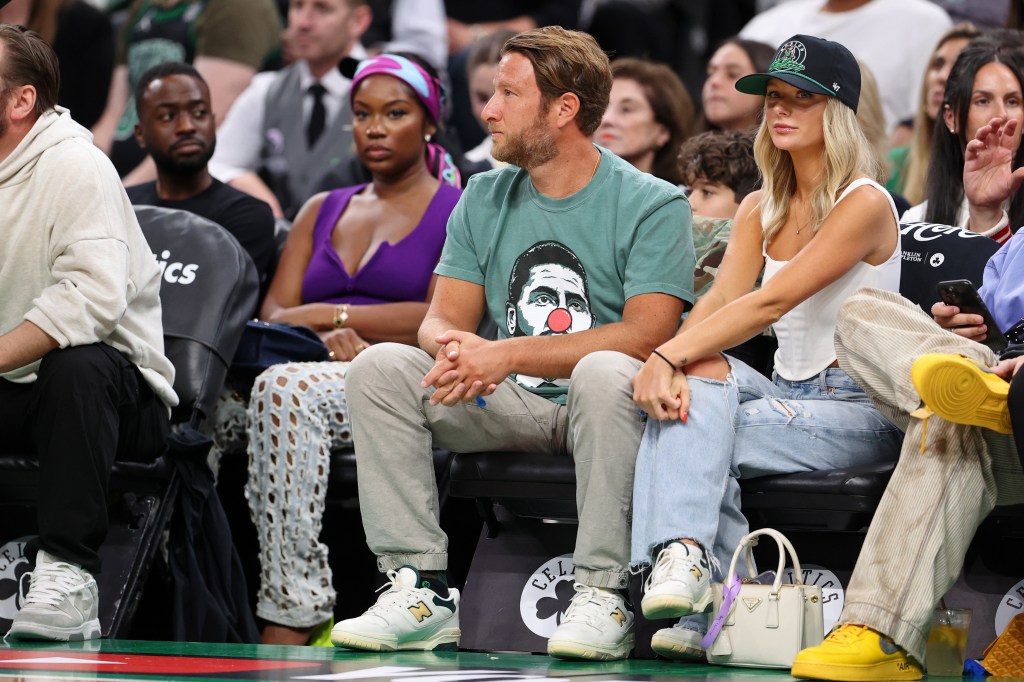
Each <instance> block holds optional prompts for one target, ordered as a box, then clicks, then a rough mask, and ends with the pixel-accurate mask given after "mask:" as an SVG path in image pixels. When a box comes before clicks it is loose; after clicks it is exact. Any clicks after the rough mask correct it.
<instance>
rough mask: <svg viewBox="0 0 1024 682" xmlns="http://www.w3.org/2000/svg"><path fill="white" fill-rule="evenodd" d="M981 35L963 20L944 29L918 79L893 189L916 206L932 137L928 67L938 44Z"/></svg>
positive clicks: (923, 189) (921, 194) (925, 189)
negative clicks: (900, 169)
mask: <svg viewBox="0 0 1024 682" xmlns="http://www.w3.org/2000/svg"><path fill="white" fill-rule="evenodd" d="M980 35H981V31H980V30H979V29H978V27H977V26H975V25H974V24H972V23H971V22H969V21H967V22H964V23H962V24H957V25H956V26H954V27H953V28H951V29H949V30H948V31H946V33H945V34H944V35H943V36H942V38H940V39H939V42H937V43H936V44H935V49H933V50H932V53H931V56H930V58H929V59H928V65H927V66H926V67H925V71H924V74H923V76H924V77H922V79H921V95H920V97H919V98H918V104H917V113H916V114H915V115H914V134H913V137H912V138H911V140H910V149H909V151H908V152H907V160H906V164H905V165H904V167H903V168H904V170H903V173H902V174H901V175H900V181H899V184H898V185H897V187H896V191H897V192H899V193H900V194H902V195H903V196H904V198H906V200H907V201H909V202H910V205H911V206H916V205H917V204H920V203H921V202H922V201H924V200H925V199H927V198H928V196H927V195H928V164H929V163H930V162H931V159H932V138H933V137H934V136H935V123H936V122H935V121H934V120H933V119H930V118H928V78H927V75H928V71H929V70H930V69H931V68H932V60H933V59H935V53H936V52H938V51H939V48H940V47H942V46H943V45H945V44H946V43H948V42H949V41H950V40H962V39H967V40H973V39H974V38H977V37H978V36H980ZM939 116H942V107H941V106H940V107H939Z"/></svg>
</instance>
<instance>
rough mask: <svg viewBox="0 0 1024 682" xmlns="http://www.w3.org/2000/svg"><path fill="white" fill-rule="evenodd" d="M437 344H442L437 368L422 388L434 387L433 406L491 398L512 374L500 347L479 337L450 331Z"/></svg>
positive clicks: (429, 375)
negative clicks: (499, 385) (485, 397)
mask: <svg viewBox="0 0 1024 682" xmlns="http://www.w3.org/2000/svg"><path fill="white" fill-rule="evenodd" d="M435 341H436V342H437V343H439V344H441V348H440V350H438V352H437V359H436V360H435V362H434V366H433V368H432V369H431V370H430V371H429V372H427V374H426V376H424V377H423V381H422V382H421V384H420V385H421V386H423V388H428V387H430V386H433V387H434V392H433V393H432V394H431V396H430V404H431V405H438V404H440V405H445V406H448V407H451V406H452V405H455V404H456V403H458V402H460V401H461V402H472V401H474V400H476V399H477V398H478V397H484V396H489V395H491V394H492V393H494V391H495V389H497V387H498V384H500V383H501V382H502V381H504V380H505V378H506V377H507V376H508V375H509V369H508V368H507V366H506V363H505V361H504V358H503V357H502V353H501V351H500V346H498V344H496V342H494V341H487V340H485V339H482V338H480V337H479V336H477V335H476V334H471V333H469V332H460V331H454V330H453V331H447V332H445V333H444V334H442V335H441V336H438V337H437V338H436V339H435Z"/></svg>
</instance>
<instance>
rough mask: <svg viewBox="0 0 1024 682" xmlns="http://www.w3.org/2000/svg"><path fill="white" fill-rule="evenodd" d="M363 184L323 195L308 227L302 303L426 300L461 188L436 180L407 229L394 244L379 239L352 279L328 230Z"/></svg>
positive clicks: (368, 302)
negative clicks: (430, 195) (309, 253)
mask: <svg viewBox="0 0 1024 682" xmlns="http://www.w3.org/2000/svg"><path fill="white" fill-rule="evenodd" d="M364 187H366V185H365V184H362V185H356V186H354V187H343V188H341V189H336V190H334V191H332V192H331V193H330V194H328V195H327V198H326V199H324V203H323V204H321V206H320V211H319V212H317V214H316V223H314V225H313V255H312V256H311V257H310V259H309V266H308V267H307V268H306V274H305V275H303V277H302V302H303V303H351V304H353V305H365V304H372V303H396V302H399V301H425V300H426V298H427V289H428V287H429V286H430V277H431V275H433V273H434V266H436V265H437V261H438V259H439V258H440V257H441V248H442V247H443V246H444V237H445V228H446V227H447V225H448V216H449V215H451V212H452V209H453V208H455V204H456V203H458V201H459V196H460V195H461V194H462V190H460V189H458V188H456V187H452V186H451V185H446V184H444V183H441V185H440V186H439V187H438V189H437V193H436V194H434V198H433V199H431V200H430V204H428V205H427V210H426V212H424V214H423V217H422V218H421V219H420V222H419V224H418V225H417V226H416V227H414V228H413V230H412V232H410V233H409V234H407V235H406V236H405V237H403V238H402V239H401V240H400V241H399V242H398V243H397V244H391V243H389V242H383V243H382V244H381V245H380V247H379V248H378V249H377V252H376V253H374V254H373V256H371V257H370V260H369V261H367V263H366V264H365V265H363V267H362V268H360V269H359V272H357V273H356V274H355V276H354V277H351V276H349V274H348V271H347V270H346V269H345V265H344V264H343V263H342V262H341V258H340V257H338V252H337V251H335V250H334V245H333V244H332V243H331V233H332V232H333V231H334V225H335V224H336V223H337V222H338V218H339V217H341V214H342V213H343V212H344V211H345V207H346V206H348V202H349V200H350V199H351V198H352V197H353V196H354V195H356V194H358V193H359V192H361V191H362V190H363V188H364Z"/></svg>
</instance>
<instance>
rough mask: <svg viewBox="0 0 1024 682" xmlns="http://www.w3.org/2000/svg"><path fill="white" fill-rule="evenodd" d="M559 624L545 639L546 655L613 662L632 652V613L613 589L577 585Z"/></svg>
mask: <svg viewBox="0 0 1024 682" xmlns="http://www.w3.org/2000/svg"><path fill="white" fill-rule="evenodd" d="M575 588H576V594H575V595H574V596H573V598H572V602H570V603H569V608H567V609H566V610H565V614H564V615H563V616H562V623H561V624H560V625H559V626H558V629H556V630H555V632H554V634H553V635H551V639H549V640H548V655H549V656H555V657H557V658H584V659H589V660H594V661H614V660H616V659H620V658H626V657H627V656H629V652H630V651H632V650H633V612H632V611H630V610H629V607H628V606H626V600H625V599H623V597H622V595H621V594H619V592H618V591H616V590H609V589H604V588H601V587H590V586H589V585H581V584H580V583H576V585H575Z"/></svg>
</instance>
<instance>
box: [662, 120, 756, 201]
mask: <svg viewBox="0 0 1024 682" xmlns="http://www.w3.org/2000/svg"><path fill="white" fill-rule="evenodd" d="M679 170H680V171H681V172H682V175H683V182H685V183H686V184H687V185H689V186H690V187H693V183H695V182H697V181H698V180H704V181H706V182H718V183H721V184H723V185H725V186H726V187H728V188H729V189H731V190H732V191H733V194H734V195H735V198H736V203H737V204H738V203H739V202H741V201H742V200H743V197H745V196H747V195H748V194H750V193H751V192H753V191H754V190H755V189H758V188H759V187H760V186H761V172H760V171H759V170H758V168H757V162H756V161H754V133H753V132H751V131H740V130H709V131H708V132H706V133H701V134H700V135H695V136H694V137H691V138H690V139H689V140H687V141H686V142H684V143H683V146H682V148H681V149H680V150H679Z"/></svg>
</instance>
